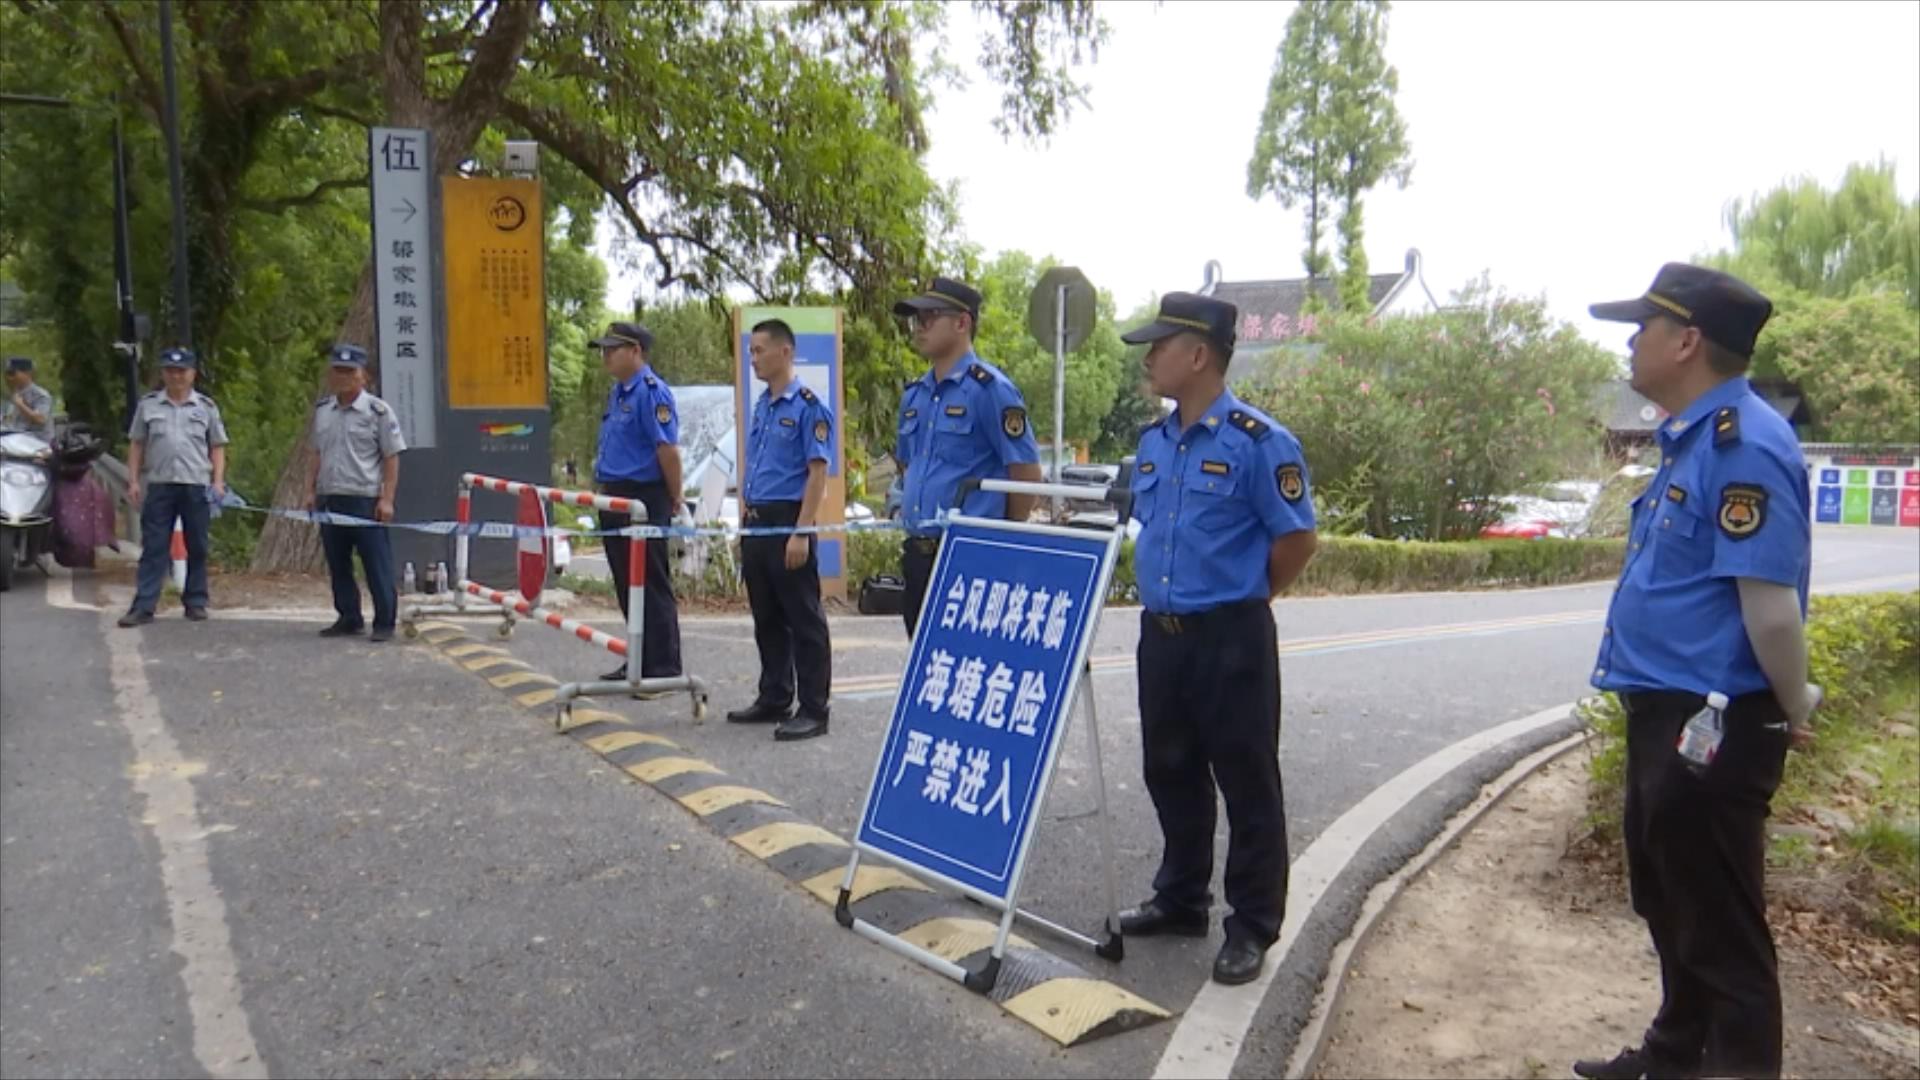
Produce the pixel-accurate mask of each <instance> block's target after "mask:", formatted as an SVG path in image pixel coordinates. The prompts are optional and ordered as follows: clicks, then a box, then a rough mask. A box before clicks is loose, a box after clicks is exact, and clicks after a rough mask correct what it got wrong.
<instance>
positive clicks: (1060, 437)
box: [1052, 285, 1067, 525]
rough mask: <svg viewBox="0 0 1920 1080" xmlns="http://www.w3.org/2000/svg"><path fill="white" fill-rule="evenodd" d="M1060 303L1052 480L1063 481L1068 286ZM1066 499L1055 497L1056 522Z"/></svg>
mask: <svg viewBox="0 0 1920 1080" xmlns="http://www.w3.org/2000/svg"><path fill="white" fill-rule="evenodd" d="M1055 299H1056V300H1057V301H1058V303H1056V304H1054V307H1053V482H1054V483H1056V484H1058V483H1060V477H1061V475H1062V474H1061V467H1062V457H1063V455H1064V454H1065V453H1066V445H1067V435H1066V425H1067V287H1066V286H1065V285H1062V286H1060V287H1059V290H1058V293H1057V294H1056V296H1055ZM1063 507H1064V503H1063V502H1062V501H1061V499H1060V497H1059V496H1057V495H1056V496H1055V497H1054V500H1053V518H1052V521H1053V523H1054V524H1056V525H1058V524H1059V523H1060V516H1061V511H1062V509H1063Z"/></svg>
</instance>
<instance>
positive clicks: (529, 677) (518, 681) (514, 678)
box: [487, 671, 560, 690]
mask: <svg viewBox="0 0 1920 1080" xmlns="http://www.w3.org/2000/svg"><path fill="white" fill-rule="evenodd" d="M487 681H488V682H490V683H492V684H493V688H494V689H495V690H511V689H513V688H514V687H516V686H521V685H524V684H526V683H530V682H531V683H540V684H541V685H543V686H559V685H560V680H558V679H556V678H554V677H553V676H551V675H542V674H540V673H539V672H537V671H509V672H507V673H506V674H505V675H492V676H488V678H487Z"/></svg>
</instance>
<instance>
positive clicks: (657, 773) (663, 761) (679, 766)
mask: <svg viewBox="0 0 1920 1080" xmlns="http://www.w3.org/2000/svg"><path fill="white" fill-rule="evenodd" d="M627 771H628V772H630V773H632V774H633V775H635V776H637V777H639V778H640V779H642V780H645V781H646V782H647V783H649V784H657V783H659V782H660V781H662V780H665V779H667V778H668V777H673V776H680V775H682V774H683V773H717V772H719V771H720V770H719V769H716V768H714V767H713V766H712V765H709V764H707V763H706V762H704V761H701V760H700V759H699V758H690V757H658V758H653V759H651V760H649V761H643V762H641V763H639V764H638V765H629V766H627Z"/></svg>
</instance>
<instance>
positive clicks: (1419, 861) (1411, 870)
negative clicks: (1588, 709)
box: [1286, 706, 1590, 1080]
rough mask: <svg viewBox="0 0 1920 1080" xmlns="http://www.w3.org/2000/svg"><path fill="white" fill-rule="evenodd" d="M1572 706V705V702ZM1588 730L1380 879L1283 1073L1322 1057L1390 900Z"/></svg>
mask: <svg viewBox="0 0 1920 1080" xmlns="http://www.w3.org/2000/svg"><path fill="white" fill-rule="evenodd" d="M1570 708H1571V706H1570ZM1589 737H1590V736H1589V733H1588V732H1585V731H1580V732H1576V733H1574V734H1572V735H1569V736H1567V737H1566V738H1564V739H1561V740H1559V741H1558V742H1554V743H1549V744H1548V745H1546V746H1544V747H1542V748H1540V749H1539V750H1536V751H1534V752H1533V753H1531V754H1529V755H1527V756H1526V757H1524V758H1521V759H1520V760H1519V761H1517V762H1515V763H1514V764H1513V765H1512V766H1511V767H1510V768H1508V769H1507V771H1506V772H1504V773H1502V774H1500V776H1499V777H1498V778H1496V779H1495V780H1494V781H1493V782H1491V783H1489V784H1487V785H1486V786H1485V787H1483V788H1481V789H1480V793H1479V794H1478V795H1476V796H1474V798H1473V801H1472V802H1470V803H1468V804H1467V805H1466V806H1464V807H1462V808H1461V809H1460V810H1459V811H1458V812H1456V813H1455V814H1454V815H1453V817H1452V818H1451V819H1449V820H1448V821H1447V824H1446V826H1445V827H1444V828H1442V829H1441V830H1440V832H1439V834H1438V835H1436V836H1435V837H1434V838H1433V839H1432V840H1431V841H1429V842H1428V844H1427V846H1426V847H1425V848H1423V849H1421V851H1420V853H1419V854H1418V855H1415V856H1414V857H1413V858H1411V859H1409V860H1407V862H1406V864H1405V865H1403V866H1401V867H1400V869H1398V870H1396V871H1394V872H1393V873H1392V874H1389V875H1387V876H1386V877H1385V878H1383V879H1381V880H1380V882H1379V883H1378V884H1376V885H1374V887H1373V888H1372V889H1371V890H1370V891H1369V892H1368V893H1367V898H1366V901H1365V902H1364V903H1362V904H1361V906H1360V913H1359V915H1358V916H1356V917H1355V919H1354V924H1353V929H1352V930H1351V931H1349V932H1348V934H1347V936H1346V937H1345V938H1344V939H1342V940H1341V942H1340V943H1339V944H1338V945H1336V946H1334V949H1333V954H1332V955H1331V956H1330V957H1328V959H1327V974H1326V978H1325V979H1324V980H1322V982H1321V983H1320V990H1319V992H1318V993H1317V994H1316V995H1315V996H1314V1001H1313V1012H1312V1013H1311V1014H1310V1015H1309V1016H1308V1018H1307V1023H1306V1026H1305V1027H1304V1028H1302V1029H1301V1031H1300V1037H1299V1038H1298V1039H1297V1040H1295V1042H1294V1045H1293V1053H1292V1054H1291V1055H1290V1056H1289V1057H1288V1059H1287V1071H1286V1075H1287V1077H1288V1078H1289V1080H1298V1078H1300V1077H1305V1076H1307V1075H1309V1074H1310V1073H1312V1072H1313V1070H1314V1069H1315V1068H1316V1067H1318V1066H1319V1064H1320V1058H1321V1055H1322V1053H1323V1052H1324V1050H1325V1049H1326V1040H1327V1031H1328V1029H1329V1028H1330V1027H1331V1026H1332V1025H1331V1023H1330V1021H1331V1019H1332V1017H1333V1016H1334V1014H1335V1011H1336V1010H1337V1009H1339V1007H1340V998H1341V996H1342V994H1343V993H1344V992H1345V990H1346V971H1347V965H1348V964H1350V963H1351V962H1352V960H1353V956H1354V954H1355V953H1357V952H1359V951H1360V948H1361V947H1362V946H1364V945H1365V944H1366V942H1367V938H1368V937H1369V936H1370V935H1371V934H1372V932H1373V928H1374V927H1375V926H1376V925H1377V924H1378V923H1379V921H1380V918H1381V916H1383V915H1385V914H1386V913H1387V912H1388V911H1389V910H1391V909H1392V907H1393V904H1394V902H1395V901H1396V900H1398V899H1399V898H1400V896H1401V894H1403V893H1404V892H1405V891H1406V888H1407V886H1408V885H1409V884H1411V883H1412V882H1413V880H1414V879H1415V878H1417V877H1419V876H1420V875H1421V874H1422V873H1424V872H1426V869H1427V868H1428V867H1429V866H1431V865H1433V863H1434V862H1435V861H1437V860H1438V859H1439V858H1440V856H1441V855H1444V854H1445V853H1446V852H1447V850H1448V849H1450V848H1451V847H1453V845H1454V842H1455V841H1457V840H1459V839H1460V837H1461V836H1462V835H1463V834H1464V833H1465V832H1466V831H1467V830H1468V829H1470V828H1472V827H1473V826H1474V825H1475V824H1477V823H1478V822H1479V821H1480V819H1481V818H1482V817H1484V816H1486V813H1487V811H1489V810H1492V809H1493V808H1494V807H1495V806H1497V805H1498V804H1499V803H1500V801H1501V800H1502V799H1504V798H1506V797H1507V795H1508V794H1509V793H1510V792H1512V791H1513V789H1514V788H1516V787H1519V786H1520V784H1521V782H1522V781H1524V780H1526V779H1527V778H1528V777H1530V776H1532V775H1533V774H1534V773H1536V772H1538V771H1539V770H1540V769H1541V767H1542V766H1545V765H1547V764H1548V763H1550V762H1552V761H1554V760H1556V759H1558V758H1560V757H1561V756H1562V755H1564V754H1566V753H1567V752H1568V751H1570V750H1572V749H1574V748H1575V747H1578V746H1581V745H1583V744H1585V743H1586V741H1587V740H1588V738H1589Z"/></svg>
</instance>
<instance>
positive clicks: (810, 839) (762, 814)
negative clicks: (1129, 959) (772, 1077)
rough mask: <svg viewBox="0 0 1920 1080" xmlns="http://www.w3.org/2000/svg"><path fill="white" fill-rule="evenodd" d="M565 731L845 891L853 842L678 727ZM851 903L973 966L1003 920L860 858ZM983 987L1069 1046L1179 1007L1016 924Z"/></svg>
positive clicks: (598, 713)
mask: <svg viewBox="0 0 1920 1080" xmlns="http://www.w3.org/2000/svg"><path fill="white" fill-rule="evenodd" d="M415 629H416V630H417V631H418V633H419V636H420V637H421V639H422V640H424V641H426V642H428V643H429V644H431V645H433V646H434V647H435V648H437V649H439V650H440V652H441V654H442V655H444V656H446V657H447V658H449V659H450V660H452V661H453V662H454V663H456V664H459V665H460V666H461V667H463V668H465V669H466V670H468V671H471V672H473V673H474V674H476V675H478V676H479V677H481V678H483V679H485V680H487V683H488V685H490V686H492V687H494V688H495V689H496V690H499V691H500V692H501V693H502V694H505V695H506V696H507V697H508V698H510V699H512V700H513V702H514V703H515V704H517V705H520V706H522V707H523V708H528V709H543V710H544V708H546V707H550V703H551V702H552V701H553V698H554V688H555V687H556V686H557V685H558V683H557V682H556V681H555V680H554V679H553V678H551V677H550V676H547V675H544V674H541V673H539V672H537V671H533V670H531V669H530V668H529V667H528V666H527V665H526V664H525V663H523V662H521V661H519V660H516V659H514V658H513V657H511V656H509V655H508V654H507V651H506V650H505V649H503V648H501V647H499V646H496V645H489V644H484V643H481V642H476V641H474V640H472V639H471V638H469V637H468V636H467V633H466V631H465V630H464V629H462V628H461V627H460V626H459V625H458V624H456V623H451V622H444V621H433V622H423V623H420V624H419V625H418V626H417V627H416V628H415ZM565 734H566V735H568V736H569V737H570V738H572V739H574V740H575V741H576V742H579V743H582V744H583V745H585V746H586V747H587V748H588V749H590V750H592V751H593V752H594V753H596V754H599V755H600V756H601V757H602V758H605V759H606V761H607V763H608V764H610V765H612V766H614V767H615V768H617V769H619V770H620V771H622V772H624V773H626V774H627V775H629V776H632V777H633V778H634V779H636V780H639V781H642V782H644V783H646V784H647V785H648V786H650V787H652V788H654V789H655V790H657V791H659V792H660V793H661V794H662V795H665V796H666V797H668V798H670V799H672V800H674V801H675V802H677V803H679V804H680V805H681V806H683V807H685V808H686V810H687V812H688V813H691V814H693V815H694V816H695V817H698V818H699V819H700V820H701V821H702V822H703V823H705V824H706V825H707V826H708V827H709V828H711V829H712V830H713V831H714V832H715V833H717V834H718V835H720V836H722V837H724V838H725V839H727V840H728V841H729V842H731V843H732V844H733V845H734V846H735V847H737V848H739V849H740V850H742V851H744V852H746V853H747V854H749V855H752V856H753V857H754V858H756V859H759V860H760V861H761V862H763V863H765V864H766V865H767V867H768V868H770V869H771V870H773V872H774V873H777V874H779V875H780V876H781V877H784V878H786V879H787V880H788V881H791V882H793V883H794V884H795V885H797V886H799V887H800V888H801V889H803V890H804V891H806V892H807V893H809V894H810V895H812V896H813V897H814V898H815V899H817V900H819V901H820V902H821V903H823V904H827V905H829V906H831V905H833V904H834V903H835V902H836V901H837V900H838V899H839V894H840V885H841V882H842V881H843V880H844V879H845V877H846V867H847V856H848V854H849V851H848V847H847V842H846V840H844V839H842V838H841V837H839V836H837V835H835V834H834V833H832V832H830V831H828V830H826V829H823V828H821V827H820V826H818V825H814V824H812V823H810V822H807V821H803V820H802V819H801V818H800V817H799V815H797V814H795V813H794V812H793V811H792V810H791V809H789V808H788V807H787V804H786V803H785V802H783V801H781V800H780V799H779V798H777V797H775V796H774V795H772V794H770V793H768V792H766V791H762V790H760V789H758V788H755V787H750V786H748V785H745V784H742V783H740V782H739V781H738V780H736V779H734V778H733V777H730V776H728V775H727V774H726V773H724V772H722V771H721V770H720V769H719V768H717V767H715V766H714V765H713V764H711V763H709V762H707V761H706V760H704V759H702V758H700V757H698V756H697V755H695V754H694V753H693V752H692V751H690V750H688V749H687V748H686V747H684V746H682V745H681V744H680V743H679V742H678V741H676V740H675V739H673V738H672V737H671V736H668V735H662V734H657V733H655V732H651V731H644V730H642V729H641V728H639V727H638V726H636V725H635V724H633V723H632V722H631V721H629V720H628V719H627V718H626V717H624V716H621V715H620V714H618V713H614V712H609V711H607V710H604V709H596V708H590V707H588V706H586V705H576V706H574V709H573V723H572V724H571V725H570V726H568V727H567V728H566V729H565ZM851 901H852V905H851V906H852V910H853V913H854V914H855V915H857V916H858V917H859V918H861V919H863V920H865V921H866V922H868V923H870V924H872V925H874V926H877V927H879V928H881V929H883V930H886V931H888V932H889V933H892V934H895V935H897V936H898V937H900V938H902V939H904V940H906V941H910V942H912V943H913V944H915V945H918V946H920V947H921V948H923V949H926V950H927V951H929V952H931V953H934V954H935V955H938V956H941V957H943V958H945V959H947V960H949V961H952V962H953V963H956V964H959V965H961V966H962V967H965V968H967V969H969V970H978V969H980V968H981V967H982V966H984V965H985V964H986V961H987V957H988V955H989V953H990V950H991V949H992V947H993V939H994V935H995V933H996V932H997V930H998V920H997V919H994V918H992V917H991V916H993V915H994V914H995V912H993V911H992V909H990V908H986V907H982V906H979V905H976V904H972V903H969V902H968V901H966V900H964V899H962V898H959V897H955V896H951V895H948V894H945V893H940V892H935V891H934V890H933V889H931V888H929V887H928V886H927V885H925V884H923V883H922V882H920V881H918V880H916V879H915V878H913V877H911V876H909V875H907V874H905V873H903V872H901V871H899V870H896V869H894V868H893V867H891V866H888V865H886V864H884V863H881V862H873V863H863V864H862V865H861V867H860V869H859V872H858V875H857V876H856V877H855V879H854V885H853V890H852V893H851ZM986 997H987V998H988V999H989V1000H991V1001H993V1002H995V1003H996V1004H998V1005H999V1006H1000V1007H1001V1008H1002V1009H1004V1010H1006V1011H1007V1012H1008V1013H1010V1014H1012V1015H1013V1016H1016V1017H1018V1018H1020V1019H1021V1020H1024V1021H1026V1022H1027V1023H1028V1024H1030V1025H1032V1026H1033V1027H1034V1028H1036V1029H1038V1030H1039V1031H1040V1032H1041V1033H1042V1034H1045V1035H1046V1036H1048V1037H1049V1038H1052V1039H1053V1040H1055V1041H1056V1042H1058V1043H1059V1044H1060V1045H1062V1046H1075V1045H1078V1044H1080V1043H1083V1042H1087V1041H1089V1040H1092V1039H1097V1038H1100V1037H1101V1036H1104V1035H1112V1034H1116V1033H1118V1032H1122V1031H1129V1030H1132V1029H1134V1028H1138V1027H1143V1026H1145V1025H1148V1024H1152V1023H1155V1022H1157V1021H1160V1020H1164V1019H1166V1018H1167V1017H1168V1016H1169V1015H1170V1014H1169V1013H1168V1012H1167V1010H1165V1009H1163V1008H1161V1007H1160V1006H1158V1005H1155V1004H1154V1003H1153V1002H1151V1001H1148V1000H1146V999H1145V998H1142V997H1140V996H1139V995H1137V994H1134V993H1133V992H1132V991H1130V990H1127V989H1125V988H1124V987H1121V986H1119V985H1117V984H1114V983H1111V982H1108V981H1106V980H1104V979H1101V978H1099V977H1097V976H1095V975H1093V974H1092V973H1090V972H1088V971H1087V970H1086V969H1084V968H1082V967H1080V966H1079V965H1078V964H1075V963H1073V962H1071V961H1068V960H1065V959H1063V958H1061V957H1058V956H1055V955H1054V954H1052V953H1049V952H1047V951H1045V950H1044V949H1041V948H1039V947H1038V946H1037V945H1035V944H1034V943H1033V942H1032V941H1029V940H1028V939H1026V938H1024V937H1022V936H1021V935H1019V934H1018V933H1014V934H1011V935H1010V936H1009V937H1008V939H1007V951H1006V954H1005V956H1004V957H1003V959H1002V960H1001V963H1000V972H999V978H998V979H997V980H996V981H995V982H994V985H993V989H991V990H990V991H988V992H987V994H986Z"/></svg>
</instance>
